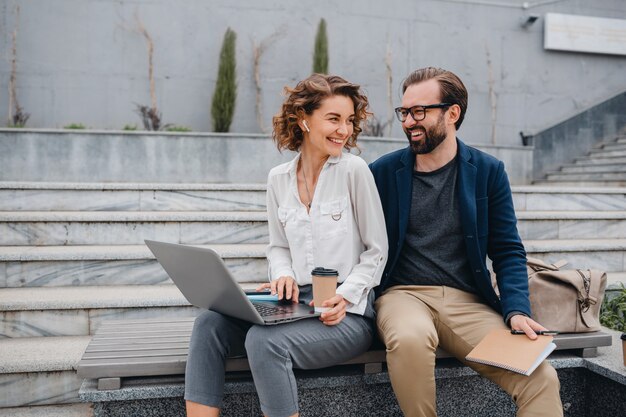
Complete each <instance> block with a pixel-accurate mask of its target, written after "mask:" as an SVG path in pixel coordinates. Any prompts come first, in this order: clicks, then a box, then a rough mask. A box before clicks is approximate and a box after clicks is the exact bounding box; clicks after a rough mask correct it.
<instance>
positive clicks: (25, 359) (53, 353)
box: [0, 336, 91, 374]
mask: <svg viewBox="0 0 626 417" xmlns="http://www.w3.org/2000/svg"><path fill="white" fill-rule="evenodd" d="M90 339H91V336H46V337H19V338H6V339H0V351H2V352H3V354H2V355H0V374H14V373H26V372H58V371H75V370H76V368H77V365H78V362H79V361H80V358H81V357H82V355H83V352H84V351H85V349H86V348H87V345H88V344H89V340H90Z"/></svg>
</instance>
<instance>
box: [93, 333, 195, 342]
mask: <svg viewBox="0 0 626 417" xmlns="http://www.w3.org/2000/svg"><path fill="white" fill-rule="evenodd" d="M165 337H191V331H189V332H186V333H185V332H180V334H177V335H172V334H171V333H170V334H168V335H160V334H147V335H146V334H144V335H141V334H139V335H137V334H135V335H131V334H125V335H122V336H117V337H116V336H115V335H114V334H110V335H104V336H100V335H98V334H96V335H95V336H94V337H93V339H92V340H93V341H94V342H100V341H107V340H133V339H139V340H141V339H143V340H150V339H160V338H165Z"/></svg>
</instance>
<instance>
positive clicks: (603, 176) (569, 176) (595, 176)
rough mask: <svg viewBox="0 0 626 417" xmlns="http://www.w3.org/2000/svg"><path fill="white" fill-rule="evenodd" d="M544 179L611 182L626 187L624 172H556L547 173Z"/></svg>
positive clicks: (625, 174)
mask: <svg viewBox="0 0 626 417" xmlns="http://www.w3.org/2000/svg"><path fill="white" fill-rule="evenodd" d="M546 179H548V180H554V181H611V182H616V183H618V184H619V186H626V172H617V173H615V172H591V173H585V174H579V173H569V172H556V173H548V175H547V177H546Z"/></svg>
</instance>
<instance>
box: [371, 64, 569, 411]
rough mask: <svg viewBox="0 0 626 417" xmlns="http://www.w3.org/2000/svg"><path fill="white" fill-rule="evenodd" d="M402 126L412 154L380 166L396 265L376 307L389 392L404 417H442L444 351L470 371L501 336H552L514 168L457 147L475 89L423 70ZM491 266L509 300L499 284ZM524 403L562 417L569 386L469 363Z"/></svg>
mask: <svg viewBox="0 0 626 417" xmlns="http://www.w3.org/2000/svg"><path fill="white" fill-rule="evenodd" d="M402 91H403V97H402V106H401V107H398V108H397V109H396V115H397V116H398V119H399V120H400V121H401V122H402V128H403V130H404V132H405V134H406V136H407V138H408V140H409V146H408V147H407V148H406V149H401V150H398V151H395V152H392V153H390V154H387V155H385V156H383V157H381V158H380V159H378V160H377V161H375V162H373V163H372V164H371V165H370V168H371V170H372V172H373V174H374V179H375V180H376V185H377V187H378V192H379V193H380V197H381V201H382V204H383V210H384V212H385V221H386V225H387V236H388V238H389V257H388V262H387V266H386V268H385V271H384V274H383V278H382V281H381V284H380V286H379V287H378V295H379V298H378V299H377V300H376V309H377V312H378V316H377V326H378V331H379V333H380V335H381V338H382V339H383V341H384V342H385V345H386V346H387V365H388V368H389V376H390V378H391V384H392V386H393V389H394V391H395V393H396V396H397V398H398V403H399V404H400V408H401V409H402V411H403V413H404V414H405V415H406V416H411V417H412V416H435V415H436V407H435V378H434V368H435V350H436V349H437V346H441V347H442V348H443V349H444V350H446V351H447V352H449V353H450V354H452V355H454V356H455V357H456V358H458V359H460V360H464V358H465V356H466V355H467V354H468V353H469V352H470V351H471V350H472V349H473V348H474V346H476V344H478V342H480V340H481V339H482V338H483V337H484V336H485V335H486V334H487V333H488V332H489V331H491V330H492V329H494V328H508V327H507V326H510V328H512V329H515V330H523V331H524V332H525V333H526V336H519V337H529V338H531V339H535V338H536V337H537V336H536V333H535V331H539V330H546V329H545V328H544V327H543V326H541V325H540V324H539V323H536V322H535V321H533V320H532V319H531V318H530V316H531V312H530V302H529V299H528V276H527V274H526V252H525V250H524V246H523V245H522V241H521V239H520V237H519V234H518V232H517V227H516V222H517V220H516V217H515V212H514V208H513V201H512V195H511V189H510V185H509V181H508V178H507V175H506V173H505V172H504V165H503V163H502V162H500V161H498V160H497V159H495V158H494V157H492V156H489V155H487V154H485V153H483V152H481V151H479V150H477V149H474V148H471V147H469V146H467V145H465V144H464V143H463V142H461V141H460V140H458V139H457V138H456V132H457V130H458V129H459V127H460V126H461V123H462V122H463V118H464V116H465V111H466V109H467V90H466V89H465V86H464V85H463V83H462V82H461V80H460V79H459V78H458V77H457V76H456V75H454V74H453V73H451V72H449V71H446V70H442V69H439V68H423V69H419V70H416V71H414V72H413V73H411V74H410V75H409V76H408V77H407V78H406V80H405V81H404V83H403V86H402ZM486 255H488V256H489V258H490V259H491V261H492V265H493V270H494V272H495V274H496V279H497V282H498V289H499V292H500V297H499V298H498V296H497V295H496V293H495V291H494V290H493V287H492V285H491V279H490V274H489V271H488V269H487V266H486V263H485V256H486ZM466 364H467V365H468V366H470V367H472V368H473V369H474V370H476V371H477V372H479V373H480V374H481V375H483V376H484V377H486V378H489V379H490V380H492V381H494V382H495V383H496V384H498V385H499V386H500V387H502V388H503V389H504V390H505V391H506V392H508V393H509V394H510V395H511V396H512V397H513V399H514V401H515V402H516V404H517V407H518V416H531V415H532V416H550V417H554V416H562V415H563V409H562V405H561V400H560V397H559V380H558V377H557V375H556V372H555V370H554V369H553V368H552V367H551V366H550V365H549V364H548V363H547V362H544V363H542V364H541V365H540V366H539V367H538V368H537V369H536V370H535V371H534V372H533V373H532V374H531V376H529V377H527V376H523V375H520V374H516V373H513V372H509V371H505V370H503V369H500V368H496V367H491V366H487V365H480V364H476V363H473V362H466Z"/></svg>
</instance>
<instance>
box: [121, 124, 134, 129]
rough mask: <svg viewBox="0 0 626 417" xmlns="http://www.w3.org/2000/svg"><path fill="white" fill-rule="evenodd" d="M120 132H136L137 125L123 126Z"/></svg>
mask: <svg viewBox="0 0 626 417" xmlns="http://www.w3.org/2000/svg"><path fill="white" fill-rule="evenodd" d="M122 130H137V125H124V129H122Z"/></svg>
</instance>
